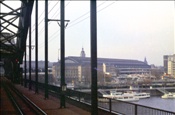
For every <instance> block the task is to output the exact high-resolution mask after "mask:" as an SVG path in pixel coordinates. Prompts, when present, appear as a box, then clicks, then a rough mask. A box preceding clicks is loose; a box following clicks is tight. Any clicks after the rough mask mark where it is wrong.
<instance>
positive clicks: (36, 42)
mask: <svg viewBox="0 0 175 115" xmlns="http://www.w3.org/2000/svg"><path fill="white" fill-rule="evenodd" d="M35 8H36V9H35V83H36V84H35V93H38V0H36V5H35Z"/></svg>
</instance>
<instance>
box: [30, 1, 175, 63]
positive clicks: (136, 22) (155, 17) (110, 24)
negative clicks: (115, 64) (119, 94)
mask: <svg viewBox="0 0 175 115" xmlns="http://www.w3.org/2000/svg"><path fill="white" fill-rule="evenodd" d="M97 3H98V4H97V42H98V45H97V47H98V51H97V53H98V57H103V58H119V59H135V60H140V61H143V60H144V58H145V57H146V58H147V61H148V63H149V64H155V65H157V66H158V65H163V55H172V54H174V53H175V51H174V49H175V45H174V44H175V34H174V33H175V30H174V26H175V24H174V16H175V9H174V8H175V6H174V1H98V2H97ZM49 11H50V12H49V18H50V19H60V2H57V1H49ZM34 12H35V6H34V9H33V17H32V18H33V20H32V27H33V28H32V37H33V38H32V44H35V40H34V39H35V38H34V37H35V26H34V21H35V19H34V18H35V17H34V15H35V14H34ZM43 19H44V2H43V1H42V2H41V1H40V2H39V23H40V24H39V60H44V20H43ZM65 19H66V20H70V22H69V24H68V26H67V27H66V29H65V42H66V43H65V55H66V56H79V55H80V51H81V49H82V47H83V48H84V50H85V52H86V56H87V57H89V56H90V2H88V1H66V3H65ZM59 49H60V27H59V25H58V24H57V22H49V61H57V60H58V53H59ZM34 54H35V51H34V50H33V51H32V55H33V56H32V58H33V59H34V57H35V56H34Z"/></svg>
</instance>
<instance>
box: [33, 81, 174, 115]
mask: <svg viewBox="0 0 175 115" xmlns="http://www.w3.org/2000/svg"><path fill="white" fill-rule="evenodd" d="M32 86H35V81H32ZM38 86H39V88H44V84H43V83H39V84H38ZM48 88H49V91H50V92H51V93H55V94H56V96H59V94H60V91H61V90H60V87H58V86H53V85H48ZM43 90H44V89H43ZM65 94H66V97H67V98H69V99H71V100H74V101H75V102H79V103H82V104H86V105H91V95H90V94H89V93H84V92H80V91H75V90H72V89H67V91H66V93H65ZM98 107H99V109H102V110H104V111H107V112H109V113H111V114H117V115H175V112H171V111H166V110H162V109H158V108H153V107H148V106H144V105H140V104H134V103H130V102H125V101H120V100H114V99H109V98H104V97H100V96H98Z"/></svg>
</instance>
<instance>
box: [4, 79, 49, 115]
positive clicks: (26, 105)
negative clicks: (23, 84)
mask: <svg viewBox="0 0 175 115" xmlns="http://www.w3.org/2000/svg"><path fill="white" fill-rule="evenodd" d="M1 83H2V87H3V88H4V90H5V91H6V94H7V96H8V98H9V99H10V101H11V102H12V104H13V106H14V108H15V110H16V112H17V113H18V115H47V114H46V113H45V112H44V111H43V110H42V109H40V108H39V107H38V106H37V105H35V104H34V103H33V102H32V101H31V100H30V99H28V98H27V97H26V96H25V95H23V94H21V93H20V92H19V91H18V90H17V89H16V88H15V87H14V86H13V84H12V83H11V82H10V81H8V80H7V79H6V78H4V77H1Z"/></svg>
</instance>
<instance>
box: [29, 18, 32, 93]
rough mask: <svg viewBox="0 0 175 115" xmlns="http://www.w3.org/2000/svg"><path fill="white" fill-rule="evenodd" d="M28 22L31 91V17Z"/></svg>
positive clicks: (30, 86) (30, 84) (30, 87)
mask: <svg viewBox="0 0 175 115" xmlns="http://www.w3.org/2000/svg"><path fill="white" fill-rule="evenodd" d="M29 20H30V21H29V90H31V89H32V82H31V66H32V64H31V57H32V56H31V55H32V53H31V52H32V51H31V50H32V47H31V45H32V35H31V34H32V33H31V30H32V24H31V16H30V19H29Z"/></svg>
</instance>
